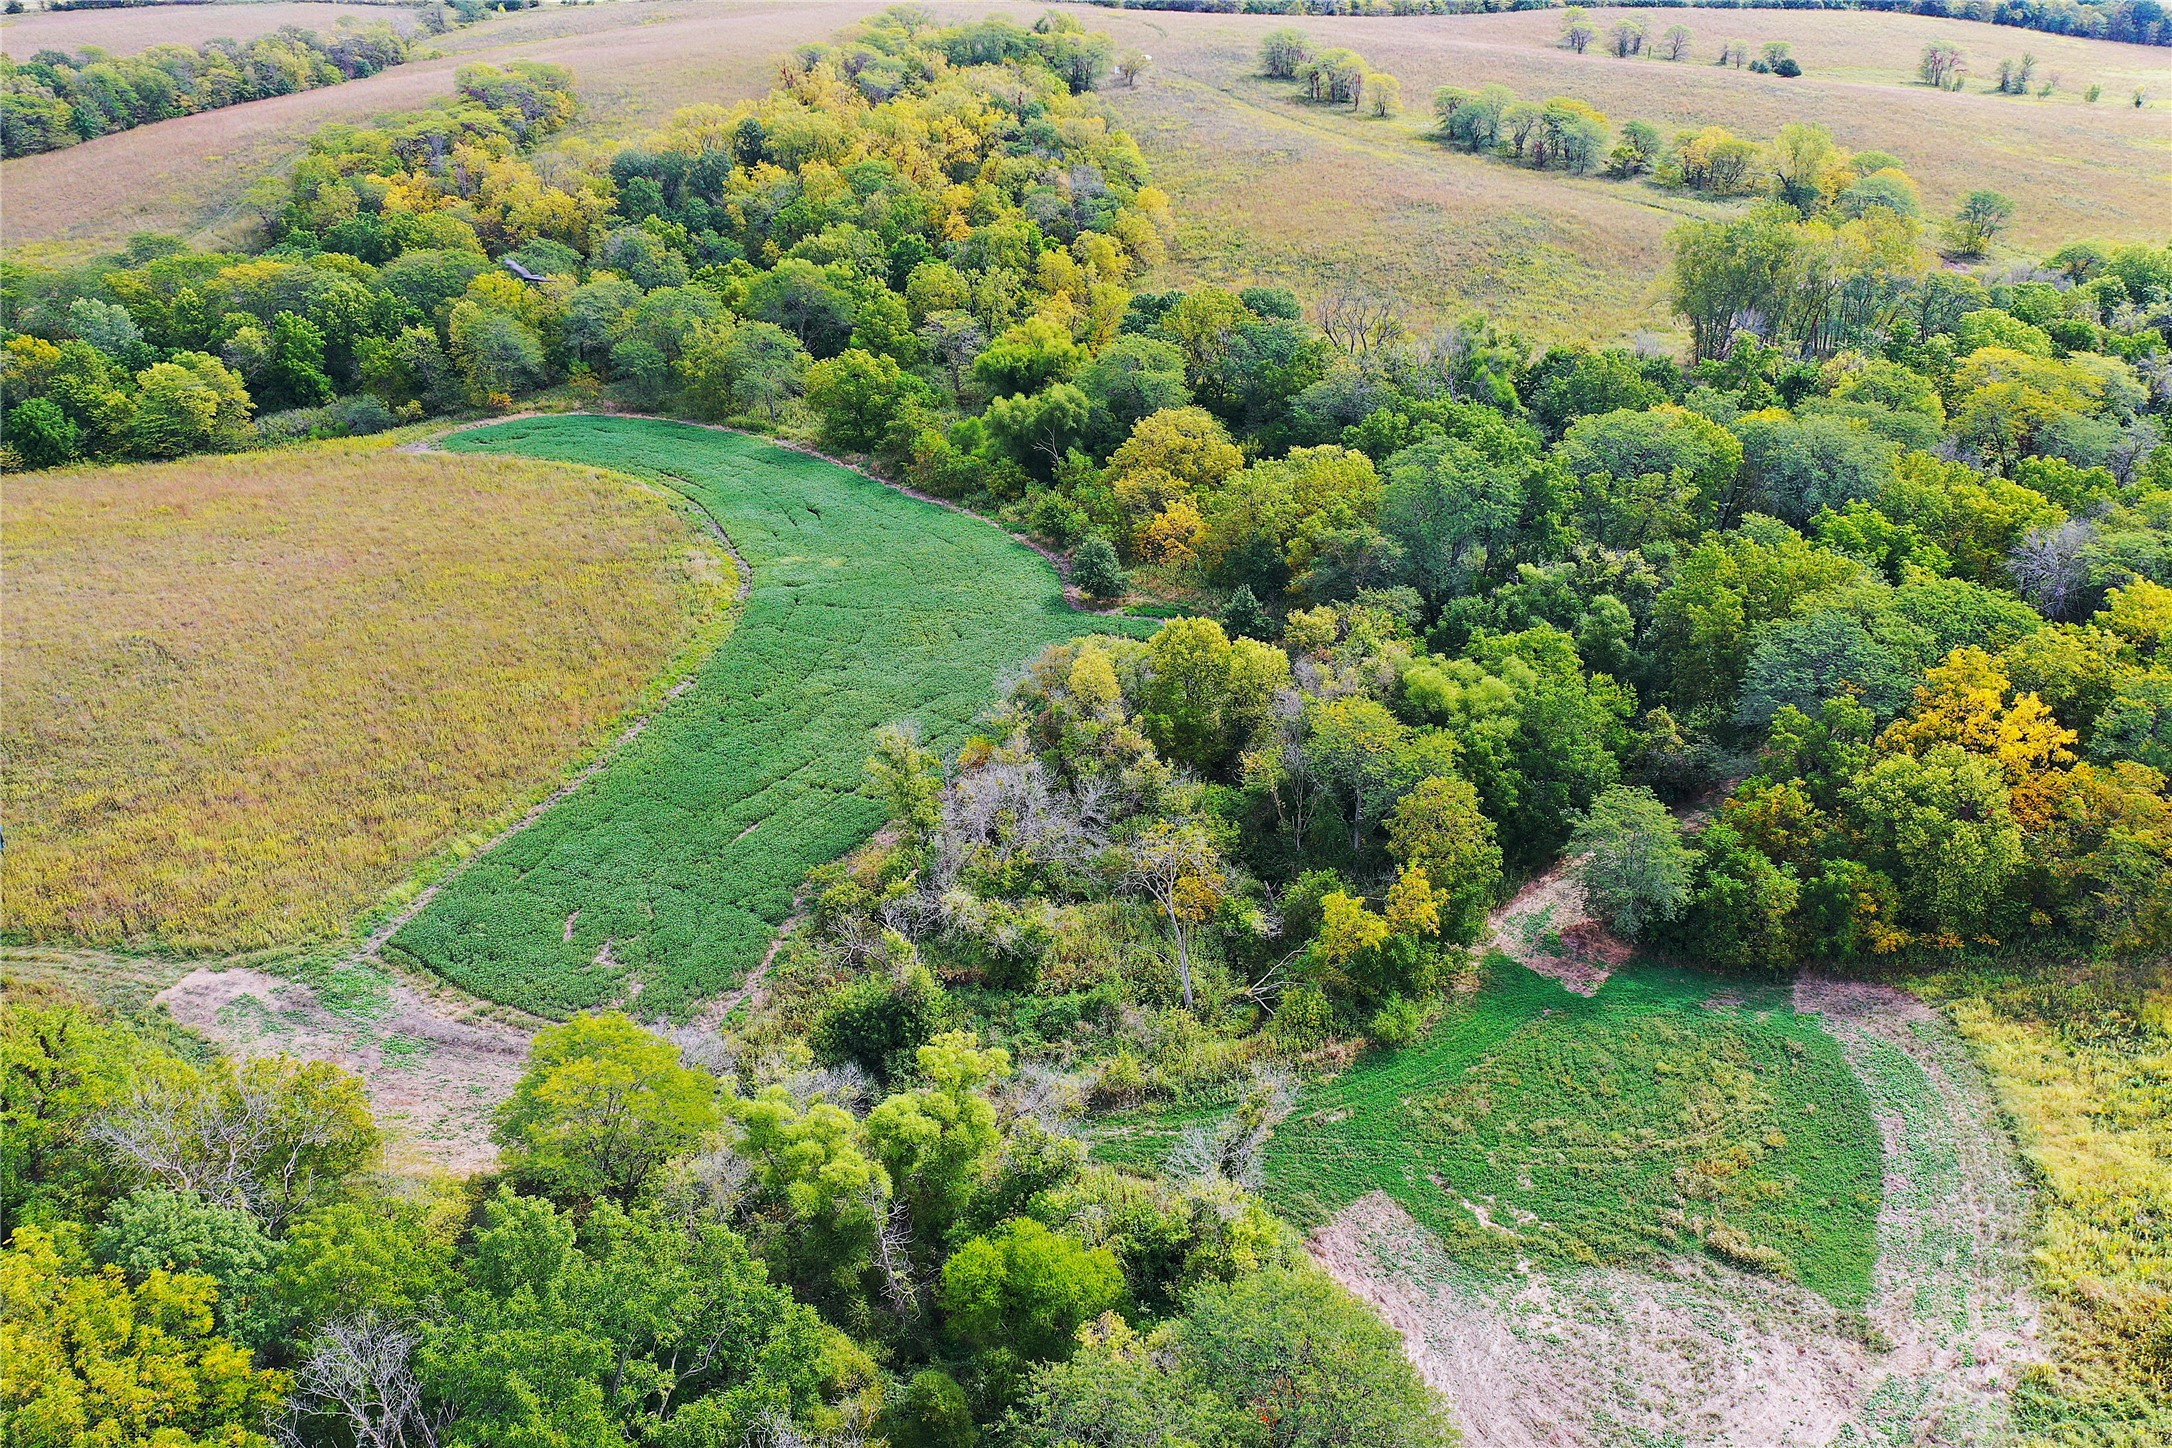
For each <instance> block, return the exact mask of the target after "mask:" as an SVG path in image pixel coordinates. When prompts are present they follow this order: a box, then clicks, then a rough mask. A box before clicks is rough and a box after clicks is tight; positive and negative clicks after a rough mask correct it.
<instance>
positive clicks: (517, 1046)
mask: <svg viewBox="0 0 2172 1448" xmlns="http://www.w3.org/2000/svg"><path fill="white" fill-rule="evenodd" d="M345 975H346V978H348V979H352V980H355V981H357V982H358V983H359V984H360V986H361V988H360V989H358V990H357V991H356V992H354V994H355V995H356V996H357V997H358V999H357V1000H355V1001H353V1002H351V1003H350V1002H347V1001H344V1000H343V1001H341V1002H340V1008H339V1009H337V1010H334V1009H332V1008H331V1007H330V1006H328V1005H327V1004H326V1002H325V1001H324V1000H323V999H322V998H321V997H320V996H319V994H318V992H317V991H315V990H313V989H311V988H310V987H309V986H306V985H303V984H301V983H299V982H296V981H288V980H281V979H280V978H279V977H277V976H274V975H267V974H265V973H264V972H262V971H258V970H249V969H246V968H243V969H233V970H194V971H191V972H189V973H188V974H187V975H185V976H183V977H182V978H181V979H180V980H178V981H176V982H175V983H174V984H172V985H170V986H168V987H167V988H166V989H165V990H163V991H161V992H159V994H158V996H157V997H156V999H157V1000H158V1002H159V1003H160V1004H162V1005H164V1006H165V1007H166V1008H167V1009H168V1010H169V1011H171V1012H172V1013H173V1017H174V1019H175V1020H177V1021H179V1022H181V1023H182V1024H183V1025H185V1026H189V1027H191V1028H193V1029H195V1030H197V1031H201V1032H202V1033H203V1034H204V1035H206V1036H209V1037H210V1038H211V1039H212V1040H214V1041H216V1042H218V1043H219V1044H220V1045H221V1046H223V1047H225V1048H226V1049H227V1050H229V1051H231V1052H233V1053H234V1054H235V1055H237V1056H243V1057H248V1056H268V1055H276V1054H279V1053H282V1052H284V1053H285V1054H287V1055H290V1056H300V1057H303V1058H305V1059H307V1060H312V1061H330V1062H331V1063H332V1064H334V1065H336V1066H341V1067H344V1068H345V1069H347V1070H349V1071H352V1072H354V1073H355V1074H356V1075H358V1076H360V1077H361V1078H362V1080H363V1083H364V1084H365V1085H366V1086H367V1087H368V1088H369V1093H370V1104H371V1106H372V1107H373V1108H374V1109H375V1110H376V1113H377V1119H378V1122H379V1124H380V1125H382V1126H383V1127H384V1129H385V1132H386V1134H387V1137H388V1141H387V1150H388V1155H389V1156H390V1158H391V1163H392V1165H393V1166H394V1167H395V1168H399V1167H414V1166H425V1165H429V1166H438V1167H443V1168H446V1169H449V1170H451V1171H455V1172H461V1173H466V1172H473V1171H480V1170H483V1169H485V1168H487V1167H490V1166H491V1165H493V1164H495V1162H496V1161H497V1157H498V1151H497V1147H496V1146H494V1145H493V1144H492V1143H491V1140H490V1113H491V1111H492V1109H493V1108H494V1107H496V1106H497V1104H498V1103H499V1102H500V1101H503V1100H504V1099H505V1098H506V1097H507V1096H508V1095H510V1094H511V1092H512V1089H513V1083H514V1082H515V1081H517V1080H519V1078H520V1072H521V1067H522V1065H523V1064H524V1063H525V1062H526V1060H527V1057H528V1040H529V1034H530V1033H529V1032H527V1031H525V1030H521V1029H518V1028H516V1027H514V1026H510V1025H506V1024H503V1023H502V1022H498V1021H493V1020H489V1019H487V1018H484V1017H483V1016H482V1015H481V1014H480V1008H479V1007H478V1006H475V1005H471V1004H466V1003H462V1002H459V1001H456V1000H453V999H449V998H448V999H445V1000H439V999H435V998H433V997H432V996H430V995H426V994H425V993H424V992H423V991H422V990H420V989H418V988H416V987H415V986H413V985H410V984H408V983H407V982H405V981H400V980H389V979H386V978H385V977H382V976H378V975H375V974H374V973H371V974H366V975H365V974H362V973H359V972H354V971H351V970H350V971H349V972H346V973H345Z"/></svg>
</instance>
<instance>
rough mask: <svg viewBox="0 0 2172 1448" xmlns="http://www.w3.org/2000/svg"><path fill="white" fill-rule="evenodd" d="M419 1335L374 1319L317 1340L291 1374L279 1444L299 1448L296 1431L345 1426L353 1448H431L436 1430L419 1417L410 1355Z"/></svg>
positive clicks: (331, 1329)
mask: <svg viewBox="0 0 2172 1448" xmlns="http://www.w3.org/2000/svg"><path fill="white" fill-rule="evenodd" d="M417 1340H418V1339H417V1335H416V1333H415V1332H414V1330H413V1329H412V1328H409V1327H406V1326H403V1325H402V1324H400V1323H398V1322H395V1321H393V1320H392V1319H390V1318H386V1317H383V1316H380V1315H379V1314H377V1313H375V1312H365V1313H363V1314H361V1315H360V1316H358V1317H351V1318H345V1319H342V1320H340V1321H337V1322H333V1323H331V1324H330V1325H328V1326H327V1327H326V1328H325V1329H324V1331H323V1332H322V1333H320V1334H318V1337H317V1340H316V1342H315V1344H314V1345H313V1346H312V1347H311V1349H310V1354H309V1357H308V1359H307V1360H306V1361H304V1362H303V1363H302V1365H301V1366H300V1367H299V1368H297V1369H296V1370H295V1373H294V1386H293V1388H292V1390H291V1391H290V1393H289V1395H288V1398H287V1413H286V1416H285V1418H284V1419H282V1420H281V1422H280V1423H279V1425H278V1434H279V1440H280V1442H281V1443H284V1444H291V1445H295V1448H300V1445H301V1443H302V1442H303V1438H302V1431H301V1430H302V1425H303V1424H304V1423H306V1422H308V1421H310V1420H312V1419H320V1418H331V1419H334V1420H336V1421H338V1422H341V1423H344V1424H345V1425H346V1428H347V1432H348V1433H349V1434H351V1435H352V1437H353V1440H354V1443H355V1448H436V1445H437V1425H436V1424H435V1423H433V1422H432V1421H431V1420H430V1418H429V1416H428V1415H426V1414H425V1413H424V1411H423V1403H422V1384H421V1383H420V1382H419V1381H417V1379H416V1377H415V1370H414V1355H415V1344H416V1342H417Z"/></svg>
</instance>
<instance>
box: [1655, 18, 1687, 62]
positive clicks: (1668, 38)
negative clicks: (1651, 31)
mask: <svg viewBox="0 0 2172 1448" xmlns="http://www.w3.org/2000/svg"><path fill="white" fill-rule="evenodd" d="M1692 39H1693V37H1692V36H1691V35H1690V33H1689V27H1688V26H1687V25H1670V26H1668V27H1667V33H1666V34H1665V35H1663V36H1661V37H1660V41H1659V53H1660V54H1661V55H1663V56H1665V57H1666V58H1667V59H1668V60H1676V61H1680V60H1687V59H1689V48H1690V43H1691V41H1692Z"/></svg>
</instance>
